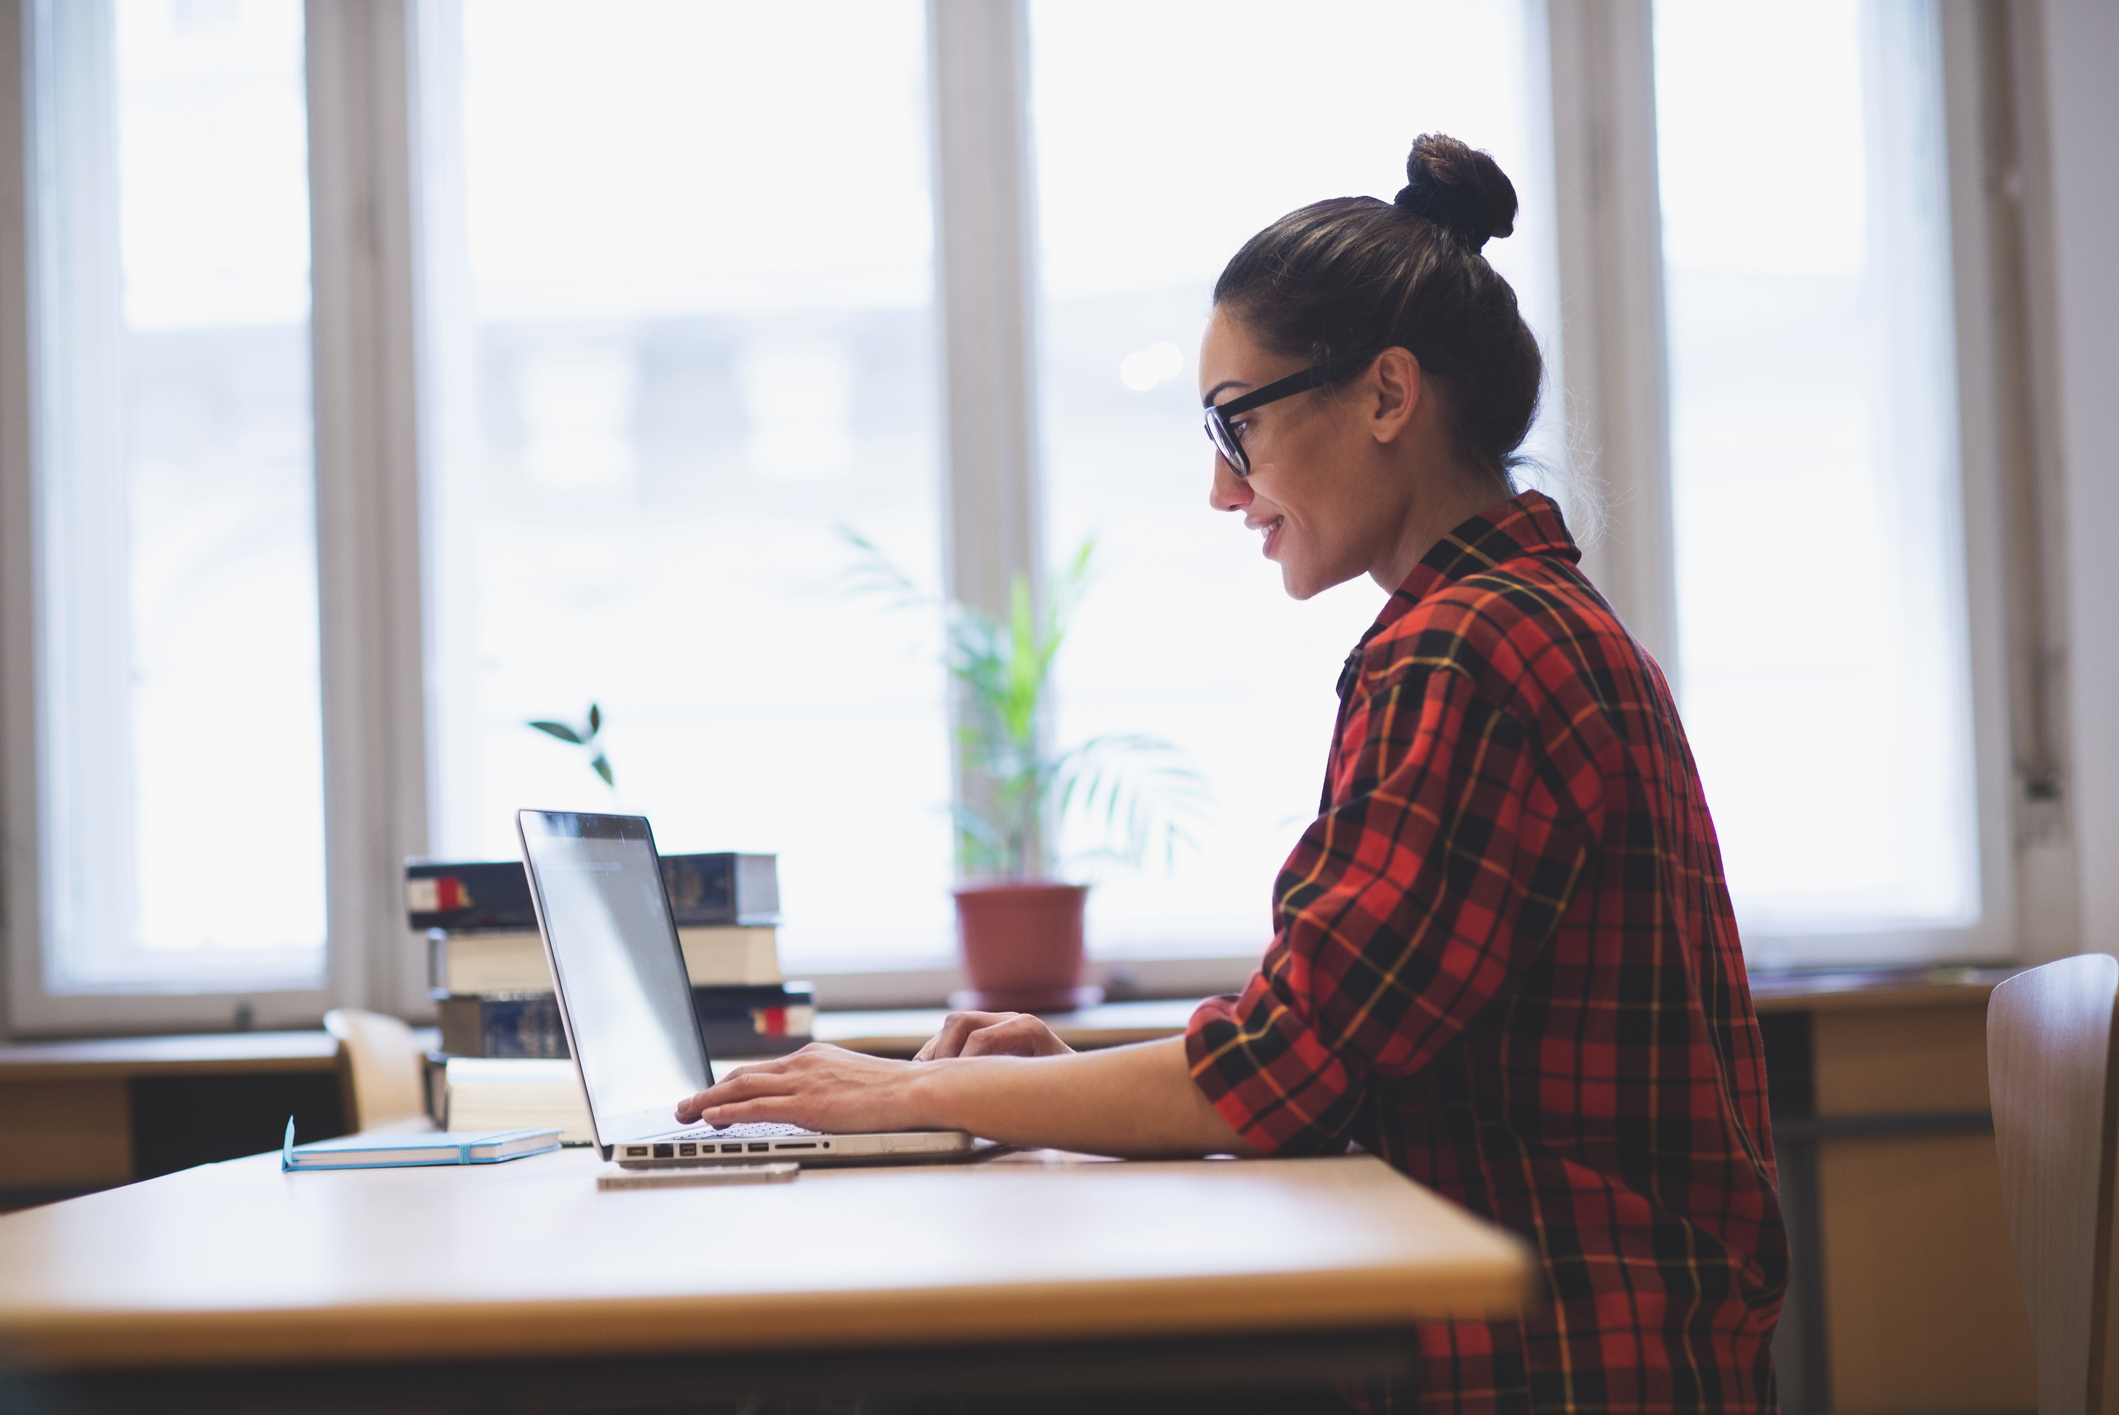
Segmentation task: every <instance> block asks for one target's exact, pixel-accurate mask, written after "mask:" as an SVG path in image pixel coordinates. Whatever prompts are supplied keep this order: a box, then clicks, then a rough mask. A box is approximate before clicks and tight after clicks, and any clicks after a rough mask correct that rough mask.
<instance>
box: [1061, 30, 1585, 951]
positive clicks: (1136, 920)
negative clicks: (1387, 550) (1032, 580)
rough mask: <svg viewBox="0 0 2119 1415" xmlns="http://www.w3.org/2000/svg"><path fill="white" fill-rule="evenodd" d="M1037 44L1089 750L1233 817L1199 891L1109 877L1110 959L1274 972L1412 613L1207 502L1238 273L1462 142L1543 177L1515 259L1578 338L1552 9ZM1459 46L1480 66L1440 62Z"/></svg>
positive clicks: (1094, 903)
mask: <svg viewBox="0 0 2119 1415" xmlns="http://www.w3.org/2000/svg"><path fill="white" fill-rule="evenodd" d="M1119 32H1123V33H1124V34H1125V36H1126V42H1125V43H1124V44H1123V45H1117V46H1114V45H1113V44H1111V43H1110V36H1111V35H1113V34H1114V33H1119ZM1031 35H1032V50H1031V54H1032V64H1033V72H1032V96H1033V102H1034V104H1035V118H1036V122H1035V125H1034V131H1035V133H1036V135H1037V162H1036V167H1037V177H1038V184H1039V185H1038V210H1039V219H1040V222H1041V237H1042V243H1041V251H1040V257H1041V275H1042V286H1043V288H1042V296H1043V301H1042V306H1041V310H1040V315H1041V319H1042V322H1043V323H1042V337H1043V346H1042V350H1041V376H1042V388H1041V390H1040V391H1041V395H1042V400H1043V426H1044V429H1045V447H1046V457H1045V477H1046V485H1045V498H1046V504H1047V508H1048V517H1047V523H1048V528H1049V531H1048V534H1049V539H1048V543H1047V549H1046V553H1047V556H1048V557H1049V563H1054V564H1060V563H1065V560H1066V558H1067V557H1068V556H1070V555H1071V554H1072V553H1073V551H1074V549H1075V547H1076V546H1078V545H1079V544H1080V542H1081V539H1082V538H1083V537H1084V536H1085V535H1092V534H1093V535H1094V536H1095V537H1096V540H1097V546H1098V552H1099V558H1100V559H1101V560H1102V562H1103V565H1104V570H1103V573H1102V575H1101V576H1100V578H1099V580H1098V582H1097V583H1096V584H1095V586H1094V588H1093V589H1092V590H1091V591H1090V592H1089V595H1088V597H1087V599H1086V600H1085V603H1084V608H1083V610H1082V611H1081V613H1080V615H1079V617H1078V619H1077V621H1076V628H1075V630H1074V634H1073V638H1072V641H1071V643H1070V645H1069V646H1068V648H1067V649H1066V650H1065V651H1064V653H1063V655H1062V659H1061V662H1060V665H1059V676H1058V682H1057V688H1056V691H1057V695H1058V704H1059V711H1058V731H1059V734H1060V740H1061V741H1062V742H1063V743H1072V742H1076V741H1079V740H1081V739H1083V738H1087V737H1090V736H1095V735H1099V734H1104V733H1132V732H1141V733H1148V734H1152V735H1154V736H1157V737H1160V738H1163V739H1165V740H1167V741H1169V742H1171V743H1174V744H1176V745H1177V746H1178V747H1180V748H1181V749H1183V751H1184V752H1185V753H1186V754H1187V756H1188V757H1189V758H1190V760H1191V762H1192V764H1193V765H1194V766H1195V767H1196V769H1197V770H1198V771H1199V772H1200V773H1201V774H1202V775H1203V776H1204V777H1205V779H1206V784H1207V786H1208V788H1209V791H1210V793H1211V798H1212V802H1211V805H1210V807H1209V808H1208V813H1207V815H1206V817H1205V818H1204V819H1203V820H1202V821H1201V822H1200V823H1199V825H1198V826H1197V827H1196V828H1195V830H1194V832H1193V833H1194V835H1195V836H1196V838H1197V842H1198V848H1196V849H1194V850H1190V851H1185V852H1182V853H1181V854H1180V856H1179V858H1178V860H1177V863H1176V865H1175V868H1174V869H1172V870H1171V871H1170V872H1168V873H1167V874H1166V873H1165V872H1164V871H1163V870H1162V869H1161V868H1160V867H1159V866H1156V867H1150V868H1148V869H1146V870H1144V871H1140V872H1125V871H1111V872H1107V873H1106V874H1105V875H1104V877H1103V878H1102V880H1101V882H1100V883H1099V884H1098V886H1097V888H1096V890H1095V891H1094V892H1093V893H1092V894H1091V896H1090V905H1089V907H1090V929H1091V945H1092V947H1093V948H1096V949H1098V950H1100V951H1104V952H1122V953H1126V954H1131V955H1139V954H1142V953H1155V952H1174V953H1221V954H1232V955H1241V954H1255V953H1256V952H1258V951H1259V950H1261V949H1262V948H1263V947H1264V946H1265V944H1266V942H1267V941H1268V940H1269V938H1270V937H1271V913H1270V903H1271V895H1272V884H1273V879H1274V876H1275V875H1276V873H1277V872H1278V871H1279V868H1280V865H1281V862H1282V861H1283V860H1284V859H1285V858H1286V855H1287V852H1288V851H1289V849H1291V848H1292V847H1293V845H1294V843H1295V839H1296V837H1297V836H1298V835H1299V834H1300V833H1301V831H1302V830H1303V828H1304V827H1305V826H1307V825H1308V824H1309V823H1310V821H1311V820H1312V819H1313V818H1314V816H1315V814H1316V806H1317V793H1318V789H1319V786H1320V784H1321V782H1322V781H1323V776H1324V762H1325V754H1326V752H1327V751H1328V749H1329V747H1330V744H1331V735H1332V722H1333V719H1334V716H1335V714H1336V712H1337V709H1338V701H1337V699H1336V697H1335V696H1334V692H1333V688H1334V684H1335V683H1336V682H1337V680H1338V676H1339V668H1340V664H1341V662H1342V661H1343V660H1344V658H1345V656H1346V653H1347V651H1348V650H1349V649H1351V648H1352V647H1353V645H1354V643H1355V641H1356V640H1357V639H1359V638H1360V636H1361V634H1362V632H1363V631H1364V630H1366V629H1367V628H1368V626H1369V624H1370V622H1371V621H1372V620H1373V619H1374V618H1375V616H1376V614H1377V612H1378V611H1379V610H1380V609H1381V608H1382V605H1383V599H1384V594H1383V591H1381V590H1380V589H1378V588H1377V587H1376V586H1375V585H1373V584H1371V583H1369V582H1368V581H1367V580H1366V579H1362V580H1359V581H1356V582H1353V583H1350V584H1346V585H1342V586H1339V587H1338V588H1336V589H1333V590H1331V591H1329V592H1327V593H1326V594H1324V595H1321V596H1319V597H1318V598H1317V599H1315V600H1312V601H1310V602H1309V603H1306V604H1296V603H1294V602H1293V601H1291V600H1289V599H1288V598H1287V596H1286V594H1285V593H1284V592H1283V590H1282V589H1281V585H1280V577H1279V572H1278V570H1277V569H1276V568H1275V567H1274V566H1272V565H1270V564H1267V563H1265V562H1263V561H1261V560H1259V559H1258V558H1257V541H1256V537H1255V536H1253V535H1252V534H1251V533H1250V532H1247V531H1245V530H1243V528H1242V526H1241V523H1240V521H1239V519H1238V518H1237V517H1234V516H1229V515H1223V514H1218V513H1215V512H1213V511H1210V510H1209V509H1208V507H1207V501H1206V498H1207V488H1208V484H1209V474H1210V468H1211V462H1210V455H1209V449H1208V446H1207V441H1206V439H1205V438H1204V437H1203V436H1202V435H1201V433H1200V428H1199V411H1198V409H1199V388H1198V380H1197V371H1196V368H1195V359H1196V356H1197V353H1198V349H1199V341H1200V337H1201V335H1202V333H1203V332H1204V330H1205V328H1206V322H1207V317H1208V314H1209V313H1210V310H1209V305H1210V303H1211V293H1212V289H1213V284H1214V280H1215V277H1216V276H1218V275H1219V274H1220V273H1221V268H1222V266H1223V265H1224V264H1226V263H1227V261H1228V259H1229V257H1231V256H1232V255H1234V254H1235V253H1236V251H1237V249H1238V247H1240V246H1241V245H1242V244H1243V243H1244V242H1245V241H1246V240H1248V239H1249V238H1250V237H1251V236H1252V235H1253V234H1255V233H1256V232H1257V231H1258V230H1259V229H1261V228H1262V227H1264V226H1265V225H1267V224H1268V223H1270V222H1271V221H1273V220H1274V219H1276V218H1278V217H1279V216H1281V215H1283V214H1285V213H1286V212H1288V211H1292V210H1293V209H1295V208H1296V207H1299V206H1303V205H1306V204H1308V203H1309V202H1312V201H1317V200H1320V199H1323V198H1325V197H1335V196H1347V195H1360V194H1368V195H1374V196H1379V197H1382V198H1383V199H1384V200H1386V201H1387V200H1389V199H1390V198H1391V197H1392V196H1394V195H1395V194H1396V192H1397V190H1398V188H1399V187H1400V186H1401V185H1403V183H1404V181H1405V176H1404V173H1405V160H1406V154H1407V151H1408V149H1410V148H1411V146H1412V140H1413V138H1414V137H1415V136H1416V135H1417V134H1420V133H1423V132H1427V131H1431V130H1434V131H1442V132H1448V133H1451V134H1453V135H1456V136H1460V137H1463V138H1465V139H1467V140H1468V141H1471V142H1472V143H1474V144H1475V145H1477V146H1481V147H1485V148H1487V149H1488V150H1490V151H1491V152H1493V154H1494V155H1495V157H1496V158H1497V159H1498V160H1499V161H1500V163H1501V165H1502V167H1503V168H1504V169H1505V170H1506V171H1507V172H1508V173H1509V174H1510V177H1511V179H1512V180H1513V181H1514V182H1515V183H1516V185H1517V190H1518V192H1519V193H1520V194H1521V196H1522V198H1523V208H1524V214H1523V218H1522V220H1521V221H1520V222H1519V223H1518V226H1517V229H1516V234H1515V235H1514V236H1513V237H1511V238H1509V239H1507V240H1504V241H1496V242H1495V243H1493V244H1492V245H1490V246H1489V247H1488V248H1487V251H1488V254H1489V256H1490V257H1491V258H1492V259H1493V261H1494V263H1495V265H1496V266H1497V267H1499V268H1500V269H1501V270H1502V272H1503V273H1504V274H1505V275H1507V276H1508V278H1509V279H1510V281H1511V282H1513V283H1514V285H1515V287H1516V289H1517V291H1518V293H1519V295H1520V296H1521V298H1522V299H1523V302H1524V305H1525V308H1526V312H1527V313H1528V314H1529V315H1530V316H1531V318H1532V320H1533V323H1534V324H1544V325H1547V326H1548V327H1549V320H1547V319H1546V318H1543V316H1544V314H1545V311H1546V309H1547V307H1548V304H1549V302H1550V300H1551V296H1552V288H1553V276H1552V273H1551V259H1552V256H1551V245H1550V242H1551V239H1552V235H1551V225H1550V221H1551V215H1550V213H1551V210H1552V203H1551V199H1550V196H1549V194H1546V193H1547V192H1549V187H1548V183H1549V179H1548V178H1547V177H1546V175H1545V171H1546V159H1545V157H1544V154H1543V149H1542V147H1541V145H1540V144H1539V143H1538V142H1537V141H1535V140H1534V136H1533V135H1534V133H1535V131H1536V130H1535V128H1534V126H1533V122H1532V118H1533V114H1532V113H1531V111H1530V103H1529V100H1530V97H1531V93H1532V90H1531V85H1530V82H1529V79H1530V75H1531V73H1532V68H1531V62H1532V60H1533V58H1534V54H1533V50H1532V48H1531V44H1530V36H1529V35H1528V34H1527V33H1526V23H1525V15H1524V13H1523V11H1522V9H1521V8H1520V6H1519V5H1518V4H1516V3H1514V0H1485V2H1484V3H1478V4H1457V3H1451V4H1396V3H1393V4H1381V3H1372V0H1333V3H1329V4H1300V5H1297V4H1291V3H1276V2H1274V0H1251V3H1242V4H1228V3H1221V4H1213V5H1208V4H1204V3H1199V4H1194V3H1173V4H1157V5H1153V6H1145V7H1144V6H1141V5H1138V4H1125V3H1117V0H1039V3H1037V4H1035V5H1034V6H1033V8H1032V30H1031ZM1267 36H1270V40H1268V39H1266V37H1267ZM1435 53H1447V54H1450V55H1452V56H1454V57H1453V59H1452V61H1451V62H1450V63H1448V64H1434V63H1428V62H1422V61H1421V60H1420V59H1419V57H1418V56H1421V55H1424V54H1435ZM1544 342H1546V343H1547V344H1548V346H1550V344H1551V343H1552V341H1550V340H1546V341H1544ZM1557 353H1558V351H1557V349H1552V350H1551V351H1550V355H1549V356H1550V357H1552V358H1554V359H1556V358H1557ZM1549 402H1551V403H1555V404H1556V402H1557V399H1552V400H1549ZM1557 450H1558V449H1556V448H1554V447H1553V446H1552V445H1551V443H1550V428H1549V427H1547V428H1541V430H1540V433H1539V435H1538V437H1537V439H1535V442H1534V447H1533V452H1534V453H1537V454H1542V455H1543V456H1544V457H1545V459H1546V461H1547V462H1548V464H1551V463H1552V462H1553V461H1554V460H1555V459H1554V455H1553V454H1554V453H1555V452H1556V451H1557ZM1533 479H1534V480H1535V479H1537V478H1536V474H1535V473H1533ZM1063 843H1064V844H1065V845H1067V846H1071V847H1072V848H1074V849H1076V850H1080V849H1082V848H1083V846H1084V845H1085V844H1087V843H1089V842H1086V841H1084V840H1082V839H1079V838H1078V839H1075V840H1070V841H1066V842H1063Z"/></svg>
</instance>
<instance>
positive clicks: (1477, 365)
mask: <svg viewBox="0 0 2119 1415" xmlns="http://www.w3.org/2000/svg"><path fill="white" fill-rule="evenodd" d="M1405 175H1406V178H1407V182H1406V186H1405V188H1404V190H1402V191H1400V192H1399V193H1398V197H1397V200H1395V201H1388V202H1386V201H1379V200H1377V199H1376V198H1375V197H1335V198H1333V199H1332V200H1330V201H1320V202H1314V203H1312V204H1311V205H1309V206H1305V207H1303V208H1302V209H1301V210H1299V211H1291V212H1289V213H1288V214H1287V215H1286V216H1283V217H1281V218H1280V219H1279V220H1278V221H1276V222H1274V223H1273V224H1272V225H1270V226H1268V227H1266V228H1265V230H1263V231H1260V232H1259V233H1258V234H1257V235H1255V236H1253V237H1252V238H1251V239H1250V240H1249V241H1247V242H1245V243H1244V247H1243V249H1242V250H1240V251H1238V252H1237V253H1236V255H1235V258H1234V259H1232V260H1231V261H1230V262H1229V264H1228V267H1227V268H1226V269H1224V270H1223V271H1222V272H1221V279H1220V280H1218V281H1216V282H1215V285H1214V303H1215V304H1216V305H1218V306H1221V307H1223V308H1225V309H1227V310H1228V311H1229V312H1230V313H1231V314H1233V315H1235V316H1236V318H1238V319H1240V320H1241V321H1243V323H1244V325H1245V327H1246V328H1248V329H1249V330H1250V332H1251V333H1252V335H1253V336H1254V337H1256V338H1257V339H1258V340H1259V341H1260V342H1261V343H1263V344H1264V345H1265V346H1266V347H1267V348H1268V349H1271V350H1272V351H1273V352H1274V353H1276V354H1281V355H1284V356H1286V357H1289V358H1299V359H1303V360H1305V361H1306V362H1309V363H1322V362H1324V361H1325V360H1326V359H1332V358H1337V357H1339V356H1340V355H1342V354H1358V353H1365V352H1368V351H1371V350H1374V351H1379V352H1380V351H1381V350H1384V349H1388V348H1392V347H1401V348H1404V349H1407V350H1409V351H1411V353H1412V355H1413V357H1414V358H1416V359H1418V360H1419V361H1420V367H1421V370H1422V371H1423V372H1424V373H1426V374H1427V375H1428V376H1429V377H1431V378H1433V379H1436V380H1437V381H1438V382H1439V383H1440V384H1441V385H1442V389H1443V392H1444V395H1445V397H1444V402H1445V404H1446V406H1447V408H1448V411H1449V415H1450V420H1451V423H1452V427H1453V431H1454V434H1455V436H1454V440H1455V442H1456V447H1457V454H1458V456H1459V458H1460V459H1461V460H1462V461H1463V462H1464V463H1465V464H1466V465H1467V466H1469V467H1471V468H1472V469H1474V470H1475V471H1479V472H1483V473H1485V474H1487V475H1489V476H1492V477H1494V478H1495V479H1496V480H1498V481H1499V482H1501V483H1502V484H1503V485H1504V486H1509V485H1512V483H1511V481H1510V478H1509V471H1510V469H1511V468H1513V467H1515V466H1517V465H1518V464H1519V463H1520V462H1521V461H1522V458H1521V457H1520V456H1519V455H1518V453H1517V449H1518V448H1519V447H1521V446H1522V444H1523V438H1524V435H1525V434H1526V433H1528V432H1529V431H1530V423H1531V419H1532V417H1533V416H1535V414H1536V413H1537V411H1538V388H1539V383H1540V380H1541V379H1542V378H1543V376H1544V360H1543V359H1542V358H1540V357H1539V354H1538V341H1537V339H1536V338H1535V337H1534V336H1533V335H1532V334H1531V332H1530V327H1529V326H1528V325H1526V324H1525V323H1524V322H1523V316H1522V313H1521V312H1520V311H1519V310H1517V308H1516V292H1515V291H1514V290H1512V289H1510V288H1509V285H1508V282H1507V281H1506V280H1503V279H1502V278H1501V276H1500V275H1499V274H1498V273H1496V272H1495V270H1494V268H1493V267H1492V266H1491V265H1489V264H1487V262H1486V257H1485V256H1483V255H1481V254H1480V253H1479V252H1480V249H1481V248H1482V247H1483V246H1485V244H1486V243H1487V241H1488V240H1489V239H1490V238H1492V237H1494V236H1506V235H1507V234H1509V232H1511V231H1513V230H1514V229H1515V218H1516V189H1515V186H1514V185H1513V184H1512V183H1510V181H1509V180H1508V177H1507V175H1506V174H1505V173H1503V172H1502V171H1501V167H1500V164H1498V163H1496V162H1495V161H1494V160H1493V158H1491V157H1489V156H1487V155H1486V154H1485V153H1483V152H1477V151H1474V150H1473V149H1471V148H1469V147H1467V146H1465V145H1464V144H1463V143H1461V142H1459V141H1457V140H1456V139H1455V138H1451V137H1444V136H1443V135H1442V134H1440V133H1427V134H1423V135H1422V136H1421V137H1418V138H1416V139H1414V141H1413V151H1412V155H1411V156H1410V157H1408V158H1407V159H1406V163H1405Z"/></svg>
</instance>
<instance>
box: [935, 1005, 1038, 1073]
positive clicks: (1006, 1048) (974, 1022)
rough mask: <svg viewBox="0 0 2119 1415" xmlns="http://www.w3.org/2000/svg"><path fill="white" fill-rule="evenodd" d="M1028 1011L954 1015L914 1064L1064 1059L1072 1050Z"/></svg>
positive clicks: (948, 1017) (944, 1019)
mask: <svg viewBox="0 0 2119 1415" xmlns="http://www.w3.org/2000/svg"><path fill="white" fill-rule="evenodd" d="M1073 1050H1074V1048H1073V1047H1070V1046H1068V1045H1067V1044H1066V1043H1065V1042H1063V1041H1061V1040H1060V1039H1059V1036H1058V1034H1057V1033H1055V1032H1054V1031H1053V1030H1052V1029H1051V1028H1050V1027H1048V1026H1046V1025H1045V1024H1044V1022H1043V1020H1042V1019H1040V1018H1038V1017H1035V1016H1032V1015H1031V1014H1030V1013H1028V1012H952V1013H950V1014H949V1015H948V1016H947V1017H945V1018H943V1019H942V1030H941V1031H939V1032H936V1033H935V1034H934V1036H933V1037H931V1038H930V1039H929V1040H928V1042H927V1045H926V1046H923V1047H921V1048H920V1051H919V1055H917V1056H915V1057H913V1060H914V1061H939V1060H941V1059H942V1058H944V1057H950V1056H1064V1055H1066V1054H1067V1053H1069V1052H1071V1051H1073Z"/></svg>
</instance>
